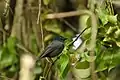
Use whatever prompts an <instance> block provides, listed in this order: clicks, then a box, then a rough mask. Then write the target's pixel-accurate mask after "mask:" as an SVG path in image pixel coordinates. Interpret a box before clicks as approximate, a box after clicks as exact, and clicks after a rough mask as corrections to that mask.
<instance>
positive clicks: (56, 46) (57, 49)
mask: <svg viewBox="0 0 120 80" xmlns="http://www.w3.org/2000/svg"><path fill="white" fill-rule="evenodd" d="M65 40H66V38H64V37H62V36H59V37H56V38H55V39H54V40H53V41H52V42H51V44H49V45H48V46H47V47H46V49H45V50H44V51H43V53H42V54H41V56H40V58H43V57H50V58H51V57H55V56H58V55H59V54H60V53H61V52H62V50H63V49H64V41H65Z"/></svg>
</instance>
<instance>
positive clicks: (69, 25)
mask: <svg viewBox="0 0 120 80" xmlns="http://www.w3.org/2000/svg"><path fill="white" fill-rule="evenodd" d="M60 20H61V21H63V22H64V23H65V24H66V25H68V27H70V28H71V29H72V30H73V31H75V32H78V31H77V30H76V28H74V26H72V25H71V24H70V23H69V22H68V21H66V20H65V19H60Z"/></svg>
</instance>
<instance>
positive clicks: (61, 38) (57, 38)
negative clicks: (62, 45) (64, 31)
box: [54, 36, 67, 42]
mask: <svg viewBox="0 0 120 80" xmlns="http://www.w3.org/2000/svg"><path fill="white" fill-rule="evenodd" d="M66 39H67V38H65V37H62V36H57V37H55V38H54V40H58V41H61V42H64V41H65V40H66Z"/></svg>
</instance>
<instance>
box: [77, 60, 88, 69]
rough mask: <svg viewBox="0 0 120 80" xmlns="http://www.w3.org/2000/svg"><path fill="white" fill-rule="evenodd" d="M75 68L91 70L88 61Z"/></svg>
mask: <svg viewBox="0 0 120 80" xmlns="http://www.w3.org/2000/svg"><path fill="white" fill-rule="evenodd" d="M75 68H77V69H87V68H89V62H87V61H83V62H78V63H77V64H76V67H75Z"/></svg>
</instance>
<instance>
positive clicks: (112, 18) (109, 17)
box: [108, 15, 117, 24]
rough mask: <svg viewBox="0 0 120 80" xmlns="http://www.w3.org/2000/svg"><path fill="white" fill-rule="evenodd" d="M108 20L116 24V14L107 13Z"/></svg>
mask: <svg viewBox="0 0 120 80" xmlns="http://www.w3.org/2000/svg"><path fill="white" fill-rule="evenodd" d="M108 21H109V22H110V23H112V24H117V15H115V16H114V15H109V16H108Z"/></svg>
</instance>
